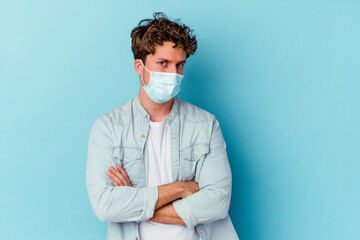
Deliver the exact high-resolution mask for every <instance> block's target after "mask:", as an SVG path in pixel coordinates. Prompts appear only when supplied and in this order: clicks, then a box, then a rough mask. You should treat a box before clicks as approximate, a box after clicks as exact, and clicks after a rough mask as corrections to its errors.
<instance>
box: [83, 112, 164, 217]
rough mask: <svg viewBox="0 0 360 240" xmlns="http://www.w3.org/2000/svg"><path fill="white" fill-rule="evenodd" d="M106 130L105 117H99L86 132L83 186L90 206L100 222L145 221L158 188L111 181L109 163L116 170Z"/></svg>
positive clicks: (156, 198) (156, 196)
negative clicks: (85, 162) (88, 135)
mask: <svg viewBox="0 0 360 240" xmlns="http://www.w3.org/2000/svg"><path fill="white" fill-rule="evenodd" d="M110 129H111V128H109V126H108V125H107V122H106V119H103V118H101V117H100V118H98V119H97V120H96V121H95V123H94V124H93V126H92V128H91V132H90V137H89V145H88V155H87V164H86V186H87V191H88V195H89V199H90V204H91V207H92V209H93V211H94V213H95V215H96V216H97V217H98V218H99V219H100V221H103V222H130V221H137V222H140V221H146V220H148V219H150V218H151V217H152V216H153V215H154V211H155V205H156V202H157V200H158V188H157V187H129V186H114V185H113V184H112V182H111V179H110V177H109V176H108V175H107V174H106V172H107V171H108V169H109V167H110V166H113V167H114V168H115V169H116V161H115V159H114V157H113V154H112V150H113V141H112V138H111V130H110Z"/></svg>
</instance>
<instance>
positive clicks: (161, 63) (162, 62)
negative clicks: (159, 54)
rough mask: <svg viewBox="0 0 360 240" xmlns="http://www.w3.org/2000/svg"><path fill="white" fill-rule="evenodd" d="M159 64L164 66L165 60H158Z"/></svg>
mask: <svg viewBox="0 0 360 240" xmlns="http://www.w3.org/2000/svg"><path fill="white" fill-rule="evenodd" d="M158 63H159V64H160V65H161V66H165V64H166V62H165V61H161V62H158Z"/></svg>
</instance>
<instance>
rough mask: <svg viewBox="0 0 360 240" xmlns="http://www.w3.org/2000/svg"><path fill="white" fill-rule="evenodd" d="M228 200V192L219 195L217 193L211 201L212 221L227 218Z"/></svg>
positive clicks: (229, 194) (229, 197) (229, 195)
mask: <svg viewBox="0 0 360 240" xmlns="http://www.w3.org/2000/svg"><path fill="white" fill-rule="evenodd" d="M230 199H231V193H230V192H227V193H225V192H222V193H221V194H220V193H218V194H216V195H215V197H214V201H213V203H212V204H213V208H212V209H213V220H220V219H224V218H226V217H227V216H228V213H229V207H230Z"/></svg>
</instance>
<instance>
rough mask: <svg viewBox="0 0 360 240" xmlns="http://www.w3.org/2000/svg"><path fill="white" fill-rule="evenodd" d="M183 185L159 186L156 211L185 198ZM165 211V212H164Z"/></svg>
mask: <svg viewBox="0 0 360 240" xmlns="http://www.w3.org/2000/svg"><path fill="white" fill-rule="evenodd" d="M183 192H184V188H183V183H182V182H173V183H169V184H165V185H161V186H158V194H159V195H158V201H157V203H156V205H155V210H157V209H159V208H161V207H163V206H164V205H166V204H168V203H171V202H172V201H174V200H176V199H178V198H182V197H183ZM163 211H164V210H163Z"/></svg>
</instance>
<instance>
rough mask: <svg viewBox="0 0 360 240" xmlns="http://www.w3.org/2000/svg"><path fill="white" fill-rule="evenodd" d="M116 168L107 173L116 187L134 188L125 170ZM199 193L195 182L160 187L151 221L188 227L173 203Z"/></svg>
mask: <svg viewBox="0 0 360 240" xmlns="http://www.w3.org/2000/svg"><path fill="white" fill-rule="evenodd" d="M116 167H117V168H118V170H116V169H115V168H113V167H110V168H109V171H107V175H108V176H109V177H110V178H111V181H112V182H113V184H114V186H128V187H132V185H131V183H130V180H129V177H128V176H127V174H126V172H125V170H124V169H123V168H122V167H121V166H120V165H119V164H117V165H116ZM198 191H199V184H198V183H196V182H193V181H190V182H173V183H169V184H165V185H161V186H158V193H159V194H158V201H157V203H156V205H155V212H154V215H153V217H152V218H150V219H149V221H152V222H159V223H167V224H182V225H186V224H185V222H184V221H183V220H182V218H181V217H180V216H179V215H178V214H177V212H176V210H175V208H174V206H173V204H172V201H174V200H176V199H178V198H185V197H187V196H189V195H191V194H193V193H195V192H198Z"/></svg>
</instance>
